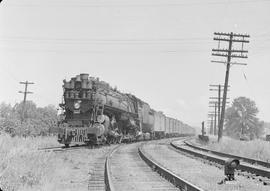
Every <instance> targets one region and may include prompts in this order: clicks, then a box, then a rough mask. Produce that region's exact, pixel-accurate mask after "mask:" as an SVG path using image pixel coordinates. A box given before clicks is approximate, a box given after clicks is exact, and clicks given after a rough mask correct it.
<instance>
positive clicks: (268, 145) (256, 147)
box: [207, 137, 270, 162]
mask: <svg viewBox="0 0 270 191" xmlns="http://www.w3.org/2000/svg"><path fill="white" fill-rule="evenodd" d="M211 139H212V137H211ZM215 139H216V138H215ZM210 142H211V141H210ZM207 147H208V148H209V149H212V150H216V151H220V152H225V153H230V154H234V155H240V156H244V157H249V158H254V159H257V160H263V161H266V162H270V142H266V141H263V140H253V141H239V140H235V139H231V138H229V137H223V138H222V140H221V142H220V143H217V142H216V141H215V142H214V141H212V142H211V143H210V144H209V145H208V146H207Z"/></svg>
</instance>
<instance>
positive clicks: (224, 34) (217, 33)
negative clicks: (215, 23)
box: [214, 32, 250, 38]
mask: <svg viewBox="0 0 270 191" xmlns="http://www.w3.org/2000/svg"><path fill="white" fill-rule="evenodd" d="M214 35H219V36H230V35H233V36H236V37H247V38H249V37H250V36H249V35H248V34H237V33H223V32H214Z"/></svg>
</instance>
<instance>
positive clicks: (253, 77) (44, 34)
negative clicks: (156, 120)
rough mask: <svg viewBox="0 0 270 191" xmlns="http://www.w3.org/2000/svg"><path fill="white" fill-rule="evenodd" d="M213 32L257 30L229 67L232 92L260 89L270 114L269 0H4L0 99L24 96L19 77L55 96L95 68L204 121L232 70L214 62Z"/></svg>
mask: <svg viewBox="0 0 270 191" xmlns="http://www.w3.org/2000/svg"><path fill="white" fill-rule="evenodd" d="M213 32H236V33H248V34H250V36H251V38H250V43H249V44H248V45H247V46H246V47H245V48H247V49H248V50H249V53H248V56H249V58H248V59H243V60H241V61H242V62H247V63H248V66H233V67H232V68H231V73H230V80H229V83H230V85H231V88H230V90H231V91H230V92H229V94H228V96H229V97H230V98H231V99H230V100H233V99H234V98H236V97H238V96H246V97H249V98H251V99H253V100H254V101H255V102H256V103H257V106H258V108H259V110H260V113H259V117H260V119H261V120H265V121H270V119H269V117H270V99H269V97H270V89H269V82H270V75H269V69H270V66H269V65H270V54H269V50H270V0H234V1H232V0H230V1H229V0H219V1H217V0H216V1H214V0H192V1H190V0H102V1H100V0H96V1H94V0H46V1H44V0H4V1H3V2H2V3H1V4H0V87H2V88H1V89H2V90H1V93H0V102H2V101H5V102H9V103H12V104H14V103H15V102H19V101H21V100H22V99H23V95H22V94H19V93H18V91H19V90H23V85H20V84H19V81H25V80H29V81H33V82H35V84H34V85H31V86H30V87H29V91H33V92H34V94H31V95H29V96H28V99H31V100H33V101H34V102H36V103H37V104H38V105H39V106H44V105H48V104H54V105H57V104H59V103H60V102H61V95H62V80H63V79H64V78H67V79H69V78H71V77H73V76H74V75H77V74H79V73H89V74H90V75H92V76H95V77H99V78H100V79H101V80H104V81H107V82H109V83H110V84H111V85H112V86H117V87H118V89H120V90H122V91H124V92H131V93H133V94H135V95H136V96H137V97H139V98H141V99H142V100H144V101H146V102H148V103H149V104H150V105H151V107H152V108H153V109H155V110H161V111H164V113H165V114H167V115H169V116H171V117H175V118H178V119H180V120H182V121H184V122H186V123H188V124H190V125H195V126H200V124H201V121H203V120H207V113H208V111H209V108H208V101H209V96H214V95H215V93H214V92H210V91H209V84H218V83H221V84H223V83H224V78H225V66H224V65H223V64H217V63H211V62H210V61H211V60H212V59H215V58H214V57H212V56H211V49H212V48H217V42H216V41H214V40H213V37H214V35H213ZM244 73H245V75H246V77H247V80H246V79H245V78H244Z"/></svg>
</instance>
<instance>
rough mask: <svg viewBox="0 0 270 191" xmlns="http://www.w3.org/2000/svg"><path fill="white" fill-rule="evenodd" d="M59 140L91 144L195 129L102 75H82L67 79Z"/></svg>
mask: <svg viewBox="0 0 270 191" xmlns="http://www.w3.org/2000/svg"><path fill="white" fill-rule="evenodd" d="M63 90H64V95H63V103H61V104H60V107H61V108H62V110H63V113H62V115H61V120H60V121H59V127H60V129H61V132H60V133H59V134H58V141H59V142H60V143H62V144H65V145H66V146H68V145H70V144H71V143H82V142H84V143H86V144H89V145H95V144H104V143H108V144H110V143H120V142H131V141H134V140H145V139H153V138H163V137H165V136H167V137H170V136H176V135H182V134H193V133H194V129H193V128H191V127H190V126H188V125H186V124H184V123H182V122H181V121H179V120H176V119H173V118H169V117H166V116H165V115H164V114H163V113H162V112H156V111H154V110H153V109H151V108H150V106H149V105H148V104H147V103H145V102H143V101H142V100H140V99H138V98H137V97H135V96H134V95H131V94H124V93H121V92H119V91H118V90H117V89H116V88H112V87H111V86H110V85H109V84H108V83H106V82H104V81H100V80H99V78H93V77H89V75H88V74H80V75H77V76H76V77H74V78H71V80H70V81H66V80H64V84H63Z"/></svg>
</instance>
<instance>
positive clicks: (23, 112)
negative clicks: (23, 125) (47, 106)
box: [19, 81, 34, 121]
mask: <svg viewBox="0 0 270 191" xmlns="http://www.w3.org/2000/svg"><path fill="white" fill-rule="evenodd" d="M20 84H23V85H24V91H19V93H22V94H24V97H23V108H22V116H21V117H22V118H21V121H23V119H24V117H25V116H24V114H25V103H26V97H27V94H32V93H33V92H30V91H27V88H28V85H30V84H34V82H28V81H25V82H20Z"/></svg>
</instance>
